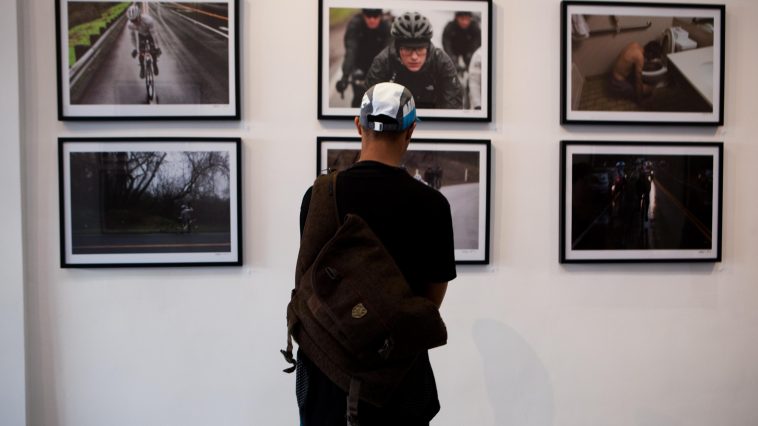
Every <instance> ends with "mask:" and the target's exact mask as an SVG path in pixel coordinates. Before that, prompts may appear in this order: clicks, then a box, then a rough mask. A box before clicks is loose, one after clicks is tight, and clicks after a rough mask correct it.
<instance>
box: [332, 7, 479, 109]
mask: <svg viewBox="0 0 758 426" xmlns="http://www.w3.org/2000/svg"><path fill="white" fill-rule="evenodd" d="M347 1H349V3H347V4H346V3H345V1H339V2H338V1H337V0H322V1H321V7H322V10H321V19H322V26H321V27H322V33H321V39H320V43H321V49H320V51H321V57H320V59H319V66H320V70H321V73H320V75H321V82H320V90H319V96H320V98H319V116H322V117H323V116H335V117H337V116H353V115H355V113H356V109H357V108H358V107H359V102H360V99H359V98H358V97H355V96H354V95H355V93H356V92H358V93H360V91H361V90H363V88H364V87H366V86H369V87H370V86H371V85H373V84H376V83H379V82H387V81H389V82H396V83H398V84H402V85H404V86H406V87H408V88H409V90H410V91H411V92H412V93H413V96H414V101H415V103H416V108H417V109H418V113H419V115H420V116H421V118H437V117H439V118H454V119H472V120H474V119H488V118H489V115H490V111H489V107H490V101H489V98H490V93H489V91H490V88H489V83H490V79H489V72H490V64H489V63H490V61H491V55H490V51H489V46H490V24H489V23H490V6H491V5H490V3H489V2H488V1H485V0H480V1H446V2H429V1H420V0H415V1H414V0H411V1H407V2H403V3H402V4H401V8H397V6H398V5H399V4H397V3H388V4H385V3H382V4H378V3H376V2H375V0H374V1H373V2H371V1H365V0H347ZM379 5H381V6H384V7H383V8H381V9H380V8H375V7H370V6H379ZM348 6H349V7H348ZM476 50H479V51H480V53H479V56H478V57H477V62H476V63H475V65H474V69H472V70H470V69H469V67H470V63H471V59H472V56H473V54H474V52H475V51H476ZM471 72H474V73H475V78H476V79H477V80H476V81H475V82H471V83H470V82H469V80H470V78H469V74H470V73H471ZM473 90H476V91H478V93H472V91H473ZM472 99H473V100H474V102H472Z"/></svg>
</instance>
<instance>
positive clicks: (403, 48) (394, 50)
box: [367, 12, 463, 109]
mask: <svg viewBox="0 0 758 426" xmlns="http://www.w3.org/2000/svg"><path fill="white" fill-rule="evenodd" d="M390 34H391V35H392V38H393V40H394V43H390V44H389V46H387V47H386V48H384V50H382V51H381V52H380V53H379V54H378V55H376V57H375V58H374V61H373V62H372V63H371V68H370V69H369V71H368V82H367V83H368V86H369V87H371V86H373V85H374V84H376V83H380V82H385V81H389V82H392V83H398V84H402V85H403V86H405V87H407V88H408V89H409V90H410V91H411V93H413V97H414V101H415V103H416V107H417V108H439V109H461V108H463V88H462V86H461V83H460V80H458V75H457V72H456V69H455V65H453V62H452V61H451V60H450V58H449V57H448V56H447V54H446V53H445V52H444V51H443V50H442V49H440V48H438V47H436V46H434V44H433V43H432V24H431V22H429V19H427V18H426V17H425V16H424V15H422V14H420V13H418V12H406V13H403V14H402V15H401V16H398V17H397V18H395V21H394V22H393V23H392V29H391V30H390Z"/></svg>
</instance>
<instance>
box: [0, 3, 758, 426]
mask: <svg viewBox="0 0 758 426" xmlns="http://www.w3.org/2000/svg"><path fill="white" fill-rule="evenodd" d="M241 3H242V8H241V21H242V23H243V26H242V43H241V53H242V57H241V61H242V81H241V85H242V100H243V104H242V120H241V121H240V122H210V123H198V122H139V121H138V122H126V123H114V122H97V123H61V122H59V121H58V120H57V111H56V96H55V94H56V76H55V43H54V40H55V34H54V28H55V27H54V22H55V17H54V2H51V1H49V0H24V1H19V3H18V6H19V8H20V18H19V22H18V27H19V28H20V49H19V51H20V53H21V61H20V67H21V86H20V87H21V96H22V98H23V100H24V101H23V108H22V109H21V111H20V112H21V121H20V123H21V134H22V135H23V136H22V144H23V150H22V153H23V158H22V160H21V163H20V167H21V171H22V188H23V191H24V194H25V196H24V201H23V206H22V208H21V209H20V215H22V216H23V218H24V226H23V237H24V245H23V247H24V251H23V253H24V255H25V261H24V272H25V278H24V281H25V291H26V302H25V305H24V310H25V313H26V329H25V332H26V348H27V352H26V362H27V367H26V371H27V387H28V392H27V395H28V424H29V425H32V426H89V425H92V426H95V425H98V426H99V425H104V424H107V425H114V426H118V425H124V426H127V425H128V426H133V425H182V426H193V425H197V426H201V425H202V426H206V425H240V426H241V425H293V424H297V414H296V407H295V396H294V376H292V375H286V374H284V373H282V372H281V370H282V369H283V368H285V367H286V364H285V362H284V360H283V359H282V357H281V355H280V354H279V352H278V350H279V349H280V348H281V347H282V346H283V345H284V343H285V319H284V315H285V306H286V303H287V301H288V298H289V293H290V289H291V288H292V286H293V284H294V283H293V276H294V271H293V266H294V261H295V257H296V255H297V249H298V214H299V211H298V209H299V206H300V201H301V197H302V195H303V193H304V191H305V190H306V188H307V187H308V185H309V184H310V183H311V182H312V179H313V177H314V173H315V161H316V152H315V143H316V137H317V136H352V135H354V134H355V130H354V128H353V126H352V124H351V123H350V122H333V121H319V120H317V119H316V106H317V105H316V103H317V99H316V80H317V76H316V71H317V53H316V50H317V44H316V35H317V16H318V2H315V1H312V0H293V1H289V2H272V1H252V0H244V1H242V2H241ZM724 3H725V4H726V11H727V16H726V22H727V30H726V45H727V47H726V89H725V99H726V104H725V111H726V115H725V123H726V124H725V125H724V126H723V127H719V128H709V127H706V128H691V127H689V128H676V127H666V126H661V127H630V126H599V127H597V126H571V127H562V126H560V125H559V91H560V87H559V86H560V55H559V50H558V49H559V28H560V2H559V1H558V0H533V1H528V2H526V1H508V0H495V1H494V7H493V23H494V26H495V34H494V37H493V40H494V42H493V51H494V58H493V61H494V71H493V72H494V76H495V78H494V79H493V98H494V104H493V106H494V115H493V122H492V123H491V124H460V123H455V124H450V123H435V122H422V123H420V125H419V128H418V130H417V136H419V137H428V138H452V139H455V138H465V139H474V138H475V139H491V140H492V148H493V154H492V155H493V161H492V166H493V174H492V205H491V218H492V225H491V241H492V246H491V264H490V265H488V266H466V267H459V268H458V278H457V279H456V280H454V281H453V282H452V283H451V285H450V288H449V290H448V294H447V297H446V299H445V302H444V304H443V307H442V314H443V317H444V318H445V320H446V322H447V325H448V331H449V335H450V338H449V342H448V345H447V346H444V347H442V348H439V349H435V350H433V351H432V352H431V360H432V364H433V366H434V368H435V372H436V377H437V383H438V386H439V392H440V399H441V404H442V411H441V412H440V414H439V415H438V417H437V418H436V419H435V420H434V422H433V424H435V425H438V426H457V425H483V426H487V425H512V424H516V425H521V426H546V425H560V426H574V425H575V426H584V425H619V426H625V425H643V426H654V425H668V426H671V425H688V426H691V425H702V426H712V425H715V424H718V425H735V426H736V425H746V424H753V423H755V419H756V418H758V406H756V404H755V401H756V400H757V399H758V364H756V362H755V360H756V359H758V334H756V332H755V330H756V327H758V284H756V283H758V264H757V263H756V262H755V259H756V258H758V244H756V240H757V239H758V225H757V223H756V221H755V217H758V197H756V190H755V185H754V181H755V171H754V168H755V164H756V163H757V162H758V144H756V141H755V135H756V134H758V121H756V120H755V116H756V112H757V111H756V108H758V107H757V106H756V101H755V100H756V99H758V86H757V85H756V84H754V74H755V69H757V68H758V57H757V56H756V49H755V46H754V45H753V40H755V36H754V34H753V29H754V28H755V23H756V22H758V4H756V3H755V2H754V1H753V0H725V1H724ZM6 17H7V16H6ZM6 41H8V40H7V39H6ZM6 95H7V94H6ZM6 95H4V96H6ZM64 136H93V137H95V136H96V137H102V136H224V137H241V138H242V139H243V151H242V157H243V158H242V161H243V174H242V180H243V215H244V220H243V226H244V228H243V234H244V266H242V267H228V268H123V269H101V270H92V269H89V270H84V269H61V268H60V267H59V250H58V243H59V229H58V193H57V184H58V177H57V145H56V140H57V138H58V137H64ZM561 139H580V140H581V139H587V140H642V141H723V142H724V145H725V162H724V167H725V173H724V181H725V186H724V211H723V219H724V229H723V242H724V247H723V262H721V263H716V264H686V263H685V264H639V265H619V264H610V265H584V266H578V265H572V266H566V265H560V264H559V263H558V183H559V170H558V161H559V141H560V140H561ZM7 145H8V144H7V143H4V147H5V146H7ZM6 149H8V148H6ZM11 151H12V147H11ZM7 152H9V151H6V153H7ZM6 153H4V155H3V157H2V158H3V159H2V161H3V164H4V165H6V164H8V163H10V164H11V168H12V166H13V164H14V163H13V158H12V157H13V155H12V153H11V154H10V155H7V154H6ZM3 194H5V192H4V193H3ZM11 196H13V194H11ZM3 203H4V207H5V203H6V200H5V197H4V200H3ZM9 217H10V218H11V219H12V220H17V219H16V218H15V216H14V215H13V214H11V215H10V216H9ZM2 218H3V219H5V218H6V216H2ZM3 226H4V227H5V226H7V224H5V223H3ZM4 229H5V228H4ZM17 246H18V245H16V247H17ZM5 247H8V246H7V245H5V243H4V245H3V248H5ZM18 255H19V253H18V252H16V253H11V254H10V255H7V256H18ZM6 258H9V257H6ZM4 264H5V263H4ZM11 265H12V262H11ZM0 288H1V287H0ZM1 300H3V301H4V299H1ZM16 308H19V307H18V306H16ZM3 343H5V340H3ZM0 386H3V387H2V388H0V389H3V390H5V389H6V387H5V385H4V384H3V385H0ZM2 416H3V419H2V420H4V416H5V413H3V414H2ZM2 423H3V424H5V422H4V421H3V422H2Z"/></svg>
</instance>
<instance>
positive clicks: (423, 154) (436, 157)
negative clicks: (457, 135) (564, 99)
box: [316, 137, 490, 265]
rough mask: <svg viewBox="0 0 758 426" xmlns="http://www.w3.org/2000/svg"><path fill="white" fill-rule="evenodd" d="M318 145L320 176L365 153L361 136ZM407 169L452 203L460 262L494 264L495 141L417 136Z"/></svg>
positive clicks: (320, 141)
mask: <svg viewBox="0 0 758 426" xmlns="http://www.w3.org/2000/svg"><path fill="white" fill-rule="evenodd" d="M317 145H318V154H317V160H316V163H317V164H316V169H317V174H320V173H327V172H328V170H344V169H346V168H348V167H350V166H351V165H352V164H353V163H355V162H356V161H358V158H359V156H360V149H361V141H360V139H359V138H357V137H356V138H353V137H319V138H318V140H317ZM402 167H403V168H405V170H406V171H407V172H408V174H410V175H411V176H413V177H415V178H416V179H418V180H419V181H421V182H423V183H425V184H427V185H429V186H431V187H432V188H434V189H436V190H438V191H440V192H441V193H442V195H444V196H445V198H447V200H448V202H449V203H450V213H451V215H452V218H453V234H454V246H455V262H456V263H458V264H482V265H483V264H488V263H489V252H490V251H489V246H490V235H489V229H490V213H489V212H490V141H489V140H474V139H467V140H442V139H413V140H412V141H411V144H410V146H409V147H408V152H407V153H406V154H405V157H404V158H403V161H402Z"/></svg>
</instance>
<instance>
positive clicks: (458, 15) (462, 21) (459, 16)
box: [455, 11, 473, 30]
mask: <svg viewBox="0 0 758 426" xmlns="http://www.w3.org/2000/svg"><path fill="white" fill-rule="evenodd" d="M472 16H473V14H472V13H471V12H465V11H460V12H455V22H456V23H457V24H458V26H459V27H460V28H461V29H463V30H465V29H468V27H470V26H471V17H472Z"/></svg>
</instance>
